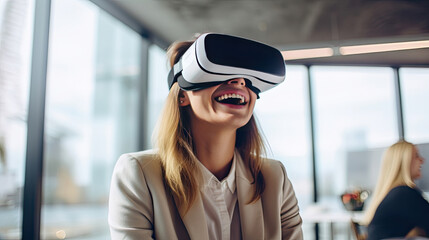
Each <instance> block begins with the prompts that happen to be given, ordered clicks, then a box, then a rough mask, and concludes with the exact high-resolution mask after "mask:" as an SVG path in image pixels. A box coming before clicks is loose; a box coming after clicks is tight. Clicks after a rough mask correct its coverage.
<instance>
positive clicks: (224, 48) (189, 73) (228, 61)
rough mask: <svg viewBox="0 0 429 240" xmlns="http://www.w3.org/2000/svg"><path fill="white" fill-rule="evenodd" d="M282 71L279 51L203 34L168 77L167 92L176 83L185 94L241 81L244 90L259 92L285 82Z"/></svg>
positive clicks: (260, 44)
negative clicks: (244, 84) (237, 79)
mask: <svg viewBox="0 0 429 240" xmlns="http://www.w3.org/2000/svg"><path fill="white" fill-rule="evenodd" d="M285 74H286V67H285V62H284V60H283V57H282V54H281V53H280V51H279V50H277V49H275V48H273V47H271V46H268V45H265V44H263V43H259V42H255V41H252V40H249V39H245V38H240V37H235V36H229V35H224V34H217V33H206V34H203V35H201V36H200V37H198V39H197V40H195V42H194V43H193V44H192V45H191V46H190V47H189V49H188V50H187V51H186V52H185V53H184V54H183V56H182V57H181V59H180V60H179V62H178V63H176V64H175V65H174V66H173V68H172V69H171V70H170V72H169V74H168V86H169V89H170V88H171V87H172V86H173V83H175V82H178V84H179V86H180V88H181V89H183V90H185V91H189V90H200V89H204V88H208V87H211V86H215V85H218V84H221V83H223V82H225V81H228V80H231V79H235V78H244V79H245V80H246V87H248V88H249V89H251V90H252V91H253V92H255V93H256V94H257V95H258V96H259V93H260V92H263V91H266V90H268V89H271V88H273V87H275V86H276V85H278V84H280V83H281V82H283V81H284V80H285Z"/></svg>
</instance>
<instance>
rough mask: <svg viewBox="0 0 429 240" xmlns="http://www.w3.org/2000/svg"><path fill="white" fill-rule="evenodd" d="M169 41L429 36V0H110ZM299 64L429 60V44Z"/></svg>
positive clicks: (293, 44)
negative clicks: (209, 36) (207, 35)
mask: <svg viewBox="0 0 429 240" xmlns="http://www.w3.org/2000/svg"><path fill="white" fill-rule="evenodd" d="M110 1H113V2H114V4H115V5H116V6H117V7H118V8H121V10H123V11H124V12H126V13H127V14H129V15H130V16H132V17H133V18H134V19H136V20H137V21H138V22H140V23H141V25H143V26H144V27H145V28H146V29H147V30H148V31H150V32H151V33H152V34H153V35H155V36H157V38H159V39H162V40H163V41H165V42H167V43H171V42H173V41H180V40H187V39H190V38H192V36H193V35H194V34H195V33H201V32H221V33H227V34H233V35H238V36H242V37H247V38H250V39H254V40H257V41H261V42H265V43H267V44H270V45H273V46H275V47H277V48H279V49H280V50H287V49H300V48H313V47H321V46H330V47H334V48H335V47H338V46H342V45H345V44H363V43H380V42H391V41H404V40H405V41H410V40H422V39H423V40H429V1H428V0H260V1H258V0H110ZM295 62H297V63H298V62H299V63H336V64H381V65H384V64H388V65H397V64H398V65H403V64H405V65H429V49H428V48H426V49H419V50H407V51H396V52H389V53H377V54H365V55H353V56H334V57H329V58H319V59H307V60H298V61H295Z"/></svg>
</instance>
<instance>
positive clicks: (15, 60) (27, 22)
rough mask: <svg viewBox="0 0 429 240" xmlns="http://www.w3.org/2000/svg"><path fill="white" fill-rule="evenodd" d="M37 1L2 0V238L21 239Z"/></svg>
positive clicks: (0, 165) (0, 92)
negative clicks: (35, 3) (35, 5)
mask: <svg viewBox="0 0 429 240" xmlns="http://www.w3.org/2000/svg"><path fill="white" fill-rule="evenodd" d="M33 11H34V1H32V0H28V1H15V0H6V1H0V16H1V18H0V239H20V237H21V225H22V207H21V205H22V196H23V187H24V175H25V174H24V170H25V157H26V156H25V153H26V144H27V108H28V97H29V82H30V81H29V79H30V76H29V75H30V66H31V61H30V60H31V46H32V35H33V31H32V29H33V22H34V21H33V18H34V13H33Z"/></svg>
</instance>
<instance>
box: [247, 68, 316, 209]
mask: <svg viewBox="0 0 429 240" xmlns="http://www.w3.org/2000/svg"><path fill="white" fill-rule="evenodd" d="M286 72H287V79H286V80H285V82H283V83H282V84H280V85H279V86H277V87H275V88H273V89H271V90H269V91H267V92H264V93H261V94H260V99H258V100H257V101H256V107H255V116H256V118H257V119H258V121H259V124H260V127H261V130H262V132H263V133H264V135H265V138H266V141H267V143H268V145H269V149H268V150H269V152H268V153H269V156H270V155H271V157H272V158H274V159H277V160H280V161H282V163H283V164H284V165H285V167H286V171H287V173H288V175H289V178H290V179H291V181H292V183H293V185H294V187H295V192H296V194H297V198H298V200H299V204H300V206H301V207H304V206H306V205H307V204H308V203H310V202H312V200H313V195H312V193H313V182H312V171H311V167H312V165H311V156H310V153H311V145H310V142H311V141H310V131H309V123H310V120H309V110H308V109H309V108H308V88H307V70H306V68H305V67H304V66H287V69H286Z"/></svg>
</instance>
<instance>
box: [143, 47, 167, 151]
mask: <svg viewBox="0 0 429 240" xmlns="http://www.w3.org/2000/svg"><path fill="white" fill-rule="evenodd" d="M168 70H169V67H168V65H167V55H166V52H165V51H164V50H163V49H162V48H160V47H158V46H157V45H151V46H150V48H149V77H148V79H149V81H148V102H147V107H148V110H149V114H148V123H147V124H148V129H149V132H148V136H147V139H146V140H147V142H148V143H151V145H150V146H152V144H153V140H154V139H153V138H152V136H153V133H154V132H153V131H154V130H155V128H156V123H157V121H158V118H159V115H160V113H161V110H162V108H163V106H164V101H165V99H166V98H167V95H168V84H167V76H168Z"/></svg>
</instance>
